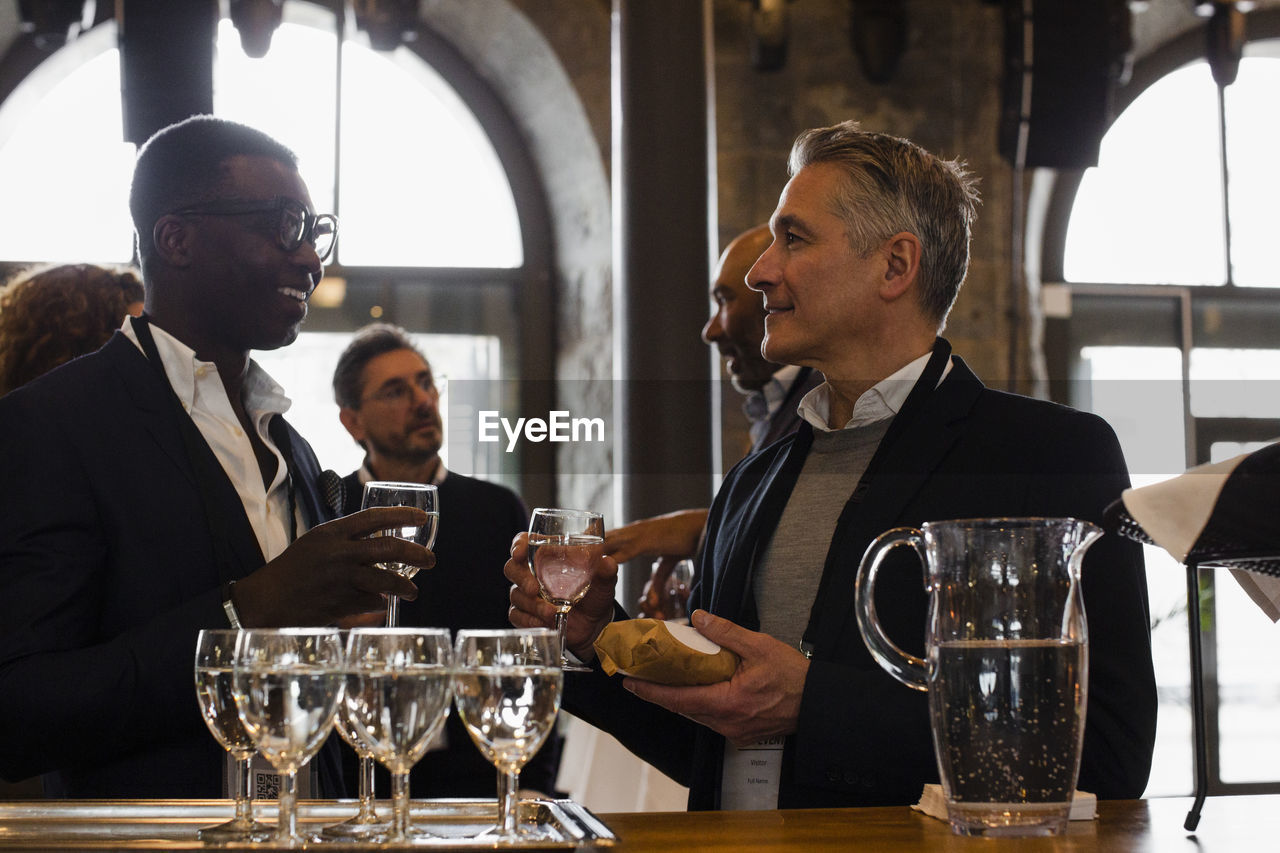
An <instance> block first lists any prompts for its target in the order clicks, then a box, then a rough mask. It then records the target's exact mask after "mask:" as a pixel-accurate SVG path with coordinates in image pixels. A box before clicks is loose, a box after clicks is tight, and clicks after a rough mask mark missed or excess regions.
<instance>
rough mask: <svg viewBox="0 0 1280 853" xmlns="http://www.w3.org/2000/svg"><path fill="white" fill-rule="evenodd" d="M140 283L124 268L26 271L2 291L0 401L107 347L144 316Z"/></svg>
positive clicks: (62, 267) (61, 267)
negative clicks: (123, 327)
mask: <svg viewBox="0 0 1280 853" xmlns="http://www.w3.org/2000/svg"><path fill="white" fill-rule="evenodd" d="M142 297H143V288H142V280H141V279H140V278H139V277H138V274H137V272H136V271H134V270H133V269H131V268H129V267H123V266H99V265H96V264H63V265H59V266H43V267H38V268H34V269H28V270H24V271H22V272H20V273H18V274H17V275H16V276H14V278H13V279H11V280H10V282H9V284H7V285H6V286H5V287H4V288H3V289H0V395H4V394H7V393H9V392H10V391H12V390H13V389H14V388H17V387H19V386H21V385H25V384H26V383H28V382H30V381H31V380H32V379H35V378H36V377H37V376H40V375H41V374H43V373H46V372H47V371H49V370H52V369H53V368H55V367H57V366H58V365H60V364H62V363H63V362H67V361H70V360H71V359H73V358H75V357H76V356H80V355H85V354H86V353H91V352H93V351H94V350H96V349H98V348H99V347H100V346H102V345H103V344H105V343H106V342H107V339H108V338H110V337H111V334H112V332H114V331H115V330H116V329H118V328H120V324H121V322H122V321H123V320H124V316H125V314H133V315H135V316H136V315H138V314H141V313H142Z"/></svg>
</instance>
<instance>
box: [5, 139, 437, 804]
mask: <svg viewBox="0 0 1280 853" xmlns="http://www.w3.org/2000/svg"><path fill="white" fill-rule="evenodd" d="M130 209H131V213H132V215H133V221H134V227H135V230H136V233H137V241H138V242H137V248H138V255H139V259H140V265H141V268H142V271H143V277H144V280H145V282H146V287H147V301H146V311H145V313H144V315H143V316H142V317H140V318H136V319H135V318H130V319H129V320H126V323H125V325H124V327H123V328H122V329H121V330H120V332H119V333H117V334H116V335H115V336H114V337H113V338H112V339H111V340H110V341H109V342H108V343H107V344H106V345H105V346H104V347H103V348H102V349H101V350H99V351H98V352H96V353H94V354H92V355H89V356H86V357H84V358H82V359H78V360H76V361H74V362H72V363H70V364H68V365H64V366H63V367H61V368H58V369H57V370H54V371H52V372H51V373H49V374H46V376H45V377H43V378H41V379H40V380H37V381H36V382H33V383H31V384H29V385H27V386H25V387H24V388H22V389H19V391H15V392H14V393H11V394H9V395H8V396H6V397H5V398H4V399H3V400H0V435H2V436H4V452H3V453H2V454H0V482H3V483H5V485H6V488H4V489H2V490H0V601H3V602H4V608H5V609H4V612H3V618H0V696H3V697H4V701H3V702H0V772H2V773H3V775H4V777H5V778H7V779H14V780H16V779H23V778H27V777H29V776H32V775H34V774H38V773H40V774H44V783H45V793H46V795H48V796H57V797H217V796H220V795H221V794H222V791H223V787H222V783H223V777H224V769H225V766H226V762H225V757H224V754H223V751H222V748H221V747H220V746H219V745H218V744H217V742H215V740H214V739H213V737H212V736H211V735H210V734H209V732H208V730H207V729H206V728H205V726H204V724H203V722H202V720H201V719H200V715H199V713H198V710H197V704H196V702H195V697H194V695H193V691H194V686H193V676H192V666H193V664H192V661H193V659H194V658H193V650H194V648H195V639H196V634H197V632H198V631H199V630H200V629H202V628H226V627H228V626H230V627H233V628H239V627H241V626H244V627H258V626H266V627H273V626H286V625H325V624H331V623H333V622H334V621H335V620H337V619H339V618H343V617H348V616H351V615H353V614H360V613H365V612H370V611H378V610H381V609H382V608H383V607H384V602H383V596H384V595H397V596H401V597H403V598H407V599H411V598H413V597H414V596H415V595H416V592H417V590H416V587H415V586H414V585H413V583H412V582H410V581H409V580H407V579H405V578H403V577H400V576H399V575H397V574H395V573H391V572H386V571H382V570H380V569H378V568H376V566H375V563H378V562H385V561H404V562H408V563H411V564H414V565H419V566H424V567H426V566H430V565H431V564H432V562H433V557H432V555H431V553H430V552H429V551H428V550H426V549H425V548H422V547H420V546H417V545H414V544H412V543H409V542H404V541H401V540H399V539H396V538H394V537H379V538H376V539H368V538H366V537H367V536H368V534H370V533H371V532H373V531H376V530H380V529H385V528H387V527H394V526H397V525H399V524H412V523H418V522H419V521H421V520H422V517H421V513H420V512H419V511H418V510H414V509H404V508H389V509H385V510H376V511H374V510H371V511H368V512H366V513H361V514H359V515H355V516H350V517H347V518H342V519H338V520H332V521H331V520H329V519H331V518H332V517H333V515H334V512H333V511H332V510H331V509H330V507H329V506H328V502H327V501H326V500H325V499H324V497H323V496H322V494H321V490H320V488H319V480H320V478H321V472H320V466H319V464H318V462H317V461H316V458H315V454H314V453H313V452H312V451H311V448H310V447H309V446H308V445H307V443H306V441H305V440H303V438H302V437H301V436H300V435H298V433H297V432H295V431H294V430H293V428H292V427H290V426H289V424H288V423H286V422H285V420H284V418H283V417H282V415H283V413H284V412H285V411H286V410H287V409H288V407H289V400H288V398H287V397H285V396H284V393H283V390H282V389H281V388H280V387H279V386H278V385H277V384H276V383H275V382H274V381H272V379H271V378H270V377H269V376H267V374H266V373H265V372H264V371H263V370H262V369H261V368H260V367H259V366H258V365H257V364H255V363H254V362H253V361H252V360H251V359H250V358H249V351H250V350H252V349H275V348H278V347H282V346H286V345H288V344H289V343H291V342H292V341H293V340H294V339H295V338H296V337H297V335H298V328H299V325H300V324H301V322H302V321H303V319H304V318H305V317H306V315H307V301H308V299H309V298H310V296H311V293H312V292H313V291H314V289H315V287H316V285H317V284H318V283H319V282H320V279H321V276H322V275H323V273H324V259H325V258H326V257H327V256H328V254H329V252H330V250H331V248H332V246H333V241H334V237H335V235H336V230H337V222H336V220H335V219H334V218H333V217H332V216H328V215H316V214H315V213H314V212H313V209H312V204H311V199H310V196H309V194H308V192H307V187H306V185H305V184H304V183H303V181H302V178H301V177H300V176H299V174H298V170H297V162H296V158H295V157H294V155H293V153H292V152H290V151H289V150H288V149H287V148H285V147H284V146H282V145H281V144H280V143H278V142H276V141H275V140H274V139H271V138H270V137H268V136H267V135H265V134H263V133H261V132H259V131H257V130H253V129H252V128H248V127H245V126H243V125H239V124H235V123H233V122H227V121H223V120H220V119H214V118H212V117H209V116H200V117H195V118H192V119H188V120H187V121H184V122H181V123H179V124H176V125H173V126H171V127H169V128H166V129H164V130H162V131H160V132H159V133H158V134H156V135H155V136H154V137H152V138H151V140H149V141H148V142H147V144H146V145H145V146H143V148H142V149H141V150H140V152H139V155H138V160H137V163H136V166H135V170H134V177H133V184H132V187H131V192H130ZM332 477H333V478H334V479H336V475H332ZM326 756H327V758H328V761H326ZM316 764H317V765H318V766H319V767H320V771H321V773H320V779H319V781H320V783H321V788H320V790H319V791H318V792H317V793H320V794H322V795H329V796H332V795H335V794H337V793H339V792H340V791H341V790H342V789H341V783H340V778H339V776H338V773H337V767H336V755H333V754H331V753H329V752H328V751H326V752H322V753H321V755H320V756H318V757H317V760H316ZM327 783H329V784H327Z"/></svg>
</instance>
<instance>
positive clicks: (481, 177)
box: [0, 0, 550, 485]
mask: <svg viewBox="0 0 1280 853" xmlns="http://www.w3.org/2000/svg"><path fill="white" fill-rule="evenodd" d="M341 24H342V22H341V21H338V20H337V18H336V16H335V15H334V13H333V11H332V10H330V9H328V8H325V7H323V6H321V5H319V4H313V3H308V2H300V1H299V0H290V2H287V3H286V4H285V21H284V23H283V24H282V25H281V26H280V28H279V29H278V30H277V31H276V32H275V35H274V37H273V38H272V45H271V49H270V51H269V52H268V54H267V55H266V56H265V57H264V58H262V59H251V58H249V57H247V56H246V55H245V54H244V52H243V51H242V49H241V47H240V40H239V35H238V33H237V32H236V30H235V28H234V27H233V26H232V24H231V22H230V21H229V20H226V19H224V20H223V21H222V22H221V23H220V26H219V30H218V38H217V48H216V55H215V61H214V112H215V113H216V114H218V115H221V116H224V117H226V118H230V119H234V120H237V121H242V122H245V123H247V124H250V125H253V126H255V127H259V128H261V129H262V130H264V131H266V132H268V133H270V134H272V135H273V136H275V137H276V138H278V139H280V140H281V141H282V142H284V143H285V144H286V145H288V146H289V147H290V148H292V149H293V150H294V151H295V152H296V153H297V154H298V155H299V159H300V168H301V171H302V175H303V178H304V179H305V180H306V181H307V184H308V187H309V188H310V190H311V194H312V198H313V200H314V202H315V204H316V207H317V209H319V210H322V211H329V210H331V211H334V212H336V213H337V214H338V217H339V219H340V222H341V228H340V236H339V242H338V246H337V249H336V253H335V257H334V258H333V259H332V260H331V266H330V268H329V270H328V271H327V276H326V279H325V281H324V282H322V283H321V286H320V288H319V289H318V290H317V292H316V294H315V295H314V296H313V300H312V312H311V316H310V318H309V320H308V322H307V325H306V327H305V328H304V332H303V334H302V336H301V337H300V339H299V340H298V342H296V343H295V344H294V345H292V346H290V347H287V348H285V349H282V350H279V351H275V352H270V353H255V356H254V357H255V358H256V359H257V360H258V361H260V362H261V363H263V364H264V366H265V367H266V368H267V370H268V371H269V372H271V373H272V374H273V375H275V376H276V378H277V379H278V380H280V381H281V383H282V384H284V386H285V387H286V388H287V389H288V392H289V394H290V396H291V397H292V398H293V399H294V408H293V410H292V412H291V415H290V417H291V419H292V420H293V421H294V422H295V423H296V424H297V425H298V426H299V428H300V429H301V430H302V432H303V433H304V434H305V435H307V437H308V438H309V439H310V440H311V441H312V443H313V445H315V448H316V452H317V454H318V455H319V457H320V459H321V462H322V464H324V465H325V466H327V467H332V468H334V469H335V470H338V471H342V472H344V473H345V472H347V471H350V470H352V469H353V468H354V467H356V466H357V465H358V464H359V462H360V459H361V455H362V453H361V451H360V449H359V448H358V447H357V446H356V445H355V444H354V443H353V442H352V441H351V440H350V438H349V437H348V436H347V435H346V433H345V432H344V431H343V429H342V427H341V425H340V424H339V422H338V420H337V413H336V408H335V406H334V404H333V401H332V391H331V389H330V387H329V380H330V377H331V375H332V368H333V366H334V364H335V363H336V359H337V354H338V352H339V351H340V350H341V348H342V347H343V346H345V344H346V342H347V341H348V340H349V338H350V335H351V333H352V332H353V331H354V330H355V329H356V328H358V327H359V326H361V325H363V324H365V323H368V322H370V321H373V320H384V321H389V322H396V323H399V324H400V325H403V326H405V327H406V328H407V329H409V330H410V331H411V332H414V333H417V334H419V335H421V336H422V337H420V341H421V342H422V345H423V348H424V351H425V352H426V353H427V355H428V357H429V358H430V359H431V360H432V362H433V367H434V368H435V370H436V373H437V376H442V377H444V378H446V379H447V380H453V381H455V382H461V381H467V380H485V381H487V382H489V383H490V384H491V386H492V389H500V388H504V387H505V388H514V383H511V382H505V383H498V382H496V381H494V380H499V379H503V380H513V379H518V378H519V377H520V357H519V346H518V345H517V343H516V342H517V341H518V340H519V338H520V336H521V335H528V334H534V335H538V334H546V332H545V330H535V329H529V328H527V324H524V325H523V326H522V324H521V323H518V322H517V313H518V312H517V306H518V304H519V299H518V298H517V291H519V290H520V289H522V288H528V287H545V286H546V285H545V282H546V281H548V280H549V278H550V277H549V275H548V266H549V260H548V255H549V252H548V249H547V248H546V246H545V245H543V242H544V241H545V237H543V236H540V235H544V234H545V225H541V224H539V222H538V220H540V219H544V218H545V211H543V210H541V209H540V205H541V200H540V196H539V194H538V193H537V192H536V191H532V192H531V191H530V190H529V187H530V186H532V185H534V184H535V183H536V182H535V181H533V180H532V179H531V177H530V176H531V175H532V174H533V170H532V168H531V167H530V166H529V164H528V163H527V162H526V161H525V160H524V159H522V158H523V152H522V151H521V147H520V145H519V143H518V141H517V139H516V135H515V133H514V132H513V131H512V129H511V125H510V120H509V118H507V117H506V116H505V114H504V113H503V112H502V110H501V109H499V108H496V106H495V104H496V101H495V100H494V99H493V98H492V97H491V96H490V97H489V98H487V99H486V98H485V93H486V90H485V89H484V87H483V84H480V83H479V82H478V80H477V79H476V78H475V75H474V74H471V73H470V72H469V70H468V69H467V68H466V67H465V65H464V64H463V63H461V62H460V61H459V60H458V59H457V57H456V56H455V55H453V54H452V53H451V52H450V49H449V47H448V46H447V45H445V44H443V43H441V42H440V41H439V40H438V39H435V38H433V37H432V36H431V34H430V33H428V32H423V33H421V34H420V38H419V39H418V40H417V41H416V42H415V43H414V48H413V49H410V48H409V47H404V46H402V47H399V48H397V49H395V50H394V51H390V52H378V51H374V50H373V49H371V48H370V47H369V46H368V43H367V39H365V37H364V36H363V34H361V33H357V32H350V31H346V32H344V31H343V30H342V28H341ZM339 45H340V49H341V54H339ZM428 57H429V58H430V61H428ZM438 66H439V67H438ZM441 68H444V69H446V70H447V72H448V74H449V75H450V76H449V77H446V76H445V73H443V72H442V70H441ZM2 74H3V69H0V75H2ZM0 82H2V80H0ZM464 91H465V94H466V96H467V97H465V98H464V96H463V94H462V92H464ZM339 94H340V95H341V97H339ZM477 104H478V106H479V110H477ZM481 114H483V116H484V119H485V121H484V123H482V122H481V120H480V118H479V116H480V115H481ZM121 127H122V125H121V108H120V68H119V56H118V51H117V49H116V26H115V22H114V21H110V20H108V21H105V22H103V23H101V24H99V25H98V26H96V27H94V28H93V29H92V30H90V31H88V32H86V33H84V34H83V35H81V36H80V37H78V38H76V39H75V40H73V41H72V42H70V43H69V44H67V45H66V46H65V47H63V48H61V49H60V50H58V51H56V52H55V53H53V54H51V55H50V56H48V58H47V59H45V60H44V61H43V62H41V63H40V64H39V65H38V66H37V67H36V68H35V69H34V71H32V72H31V73H29V74H27V75H26V76H25V77H24V78H23V79H22V80H21V81H20V82H18V83H17V85H16V86H14V87H13V88H12V90H11V91H10V93H9V95H8V96H7V97H5V98H4V100H3V102H0V186H4V187H5V195H6V200H7V203H6V204H5V205H3V206H2V208H0V267H13V266H16V265H20V264H25V263H32V262H43V261H99V262H126V261H128V260H129V259H130V257H131V256H132V228H131V225H130V222H129V216H128V207H127V193H128V183H129V177H130V173H131V170H132V163H133V156H134V150H133V146H132V145H130V144H127V143H124V142H122V141H121V140H122V139H123V132H122V129H121ZM517 190H519V191H517ZM486 393H491V394H502V393H503V392H502V391H500V390H490V391H487V392H486ZM512 393H513V392H512ZM473 395H474V394H473V392H469V393H468V397H471V396H473ZM449 399H450V396H449V395H448V385H447V384H446V385H445V397H444V399H443V404H442V405H444V406H446V407H447V405H448V401H449ZM503 402H510V401H509V400H503ZM444 414H445V416H446V418H447V417H448V412H447V411H446V412H445V413H444ZM486 450H487V448H486ZM445 455H446V464H448V465H450V466H451V467H454V468H455V469H457V470H459V471H461V472H462V473H479V474H488V475H493V476H497V477H500V478H502V479H507V480H510V481H512V482H511V485H518V483H516V482H515V478H516V476H517V474H518V473H519V470H518V465H517V459H515V458H514V455H508V454H499V453H498V452H497V451H496V450H495V451H493V452H491V453H485V454H481V453H479V452H478V451H476V450H475V443H474V442H471V443H470V446H469V447H468V449H467V454H466V455H467V457H468V458H465V459H459V458H449V456H448V445H446V450H445Z"/></svg>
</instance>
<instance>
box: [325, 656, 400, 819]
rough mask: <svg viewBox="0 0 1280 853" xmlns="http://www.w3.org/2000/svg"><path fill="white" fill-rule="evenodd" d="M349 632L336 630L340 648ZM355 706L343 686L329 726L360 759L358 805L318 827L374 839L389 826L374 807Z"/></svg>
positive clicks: (366, 747) (369, 751) (369, 755)
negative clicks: (338, 819)
mask: <svg viewBox="0 0 1280 853" xmlns="http://www.w3.org/2000/svg"><path fill="white" fill-rule="evenodd" d="M349 633H350V632H348V631H341V632H339V636H340V637H341V643H342V646H343V648H346V645H347V639H348V635H349ZM358 710H359V709H358V706H356V705H355V703H353V702H352V701H351V691H350V690H349V689H344V690H343V698H342V702H340V703H339V704H338V713H337V714H336V715H334V718H333V727H334V728H335V729H337V731H338V734H339V735H340V736H341V737H342V739H343V740H344V741H346V742H347V746H349V747H351V749H352V750H353V751H354V752H355V754H356V757H357V758H358V759H359V760H360V770H359V775H360V781H359V783H358V784H359V786H360V799H359V801H358V802H359V807H358V808H357V810H356V813H355V815H354V816H352V817H350V818H348V819H347V820H344V821H342V822H341V823H335V824H333V825H332V826H326V827H325V828H324V829H322V830H320V834H321V835H322V836H324V837H325V838H349V839H360V840H368V841H375V840H379V839H381V838H382V837H383V836H384V835H386V832H387V830H388V829H390V828H391V823H390V822H389V821H386V820H383V819H382V818H381V817H379V816H378V811H377V809H376V808H375V807H374V802H375V799H376V798H375V795H374V779H373V767H374V761H373V744H371V743H370V742H369V738H368V735H367V734H366V731H365V728H364V726H362V725H361V724H360V720H359V719H358Z"/></svg>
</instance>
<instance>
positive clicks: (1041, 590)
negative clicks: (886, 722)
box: [856, 518, 1102, 836]
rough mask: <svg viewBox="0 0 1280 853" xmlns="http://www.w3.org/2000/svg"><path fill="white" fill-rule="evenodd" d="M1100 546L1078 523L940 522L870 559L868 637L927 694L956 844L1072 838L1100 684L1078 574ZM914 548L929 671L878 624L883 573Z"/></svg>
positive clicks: (861, 618)
mask: <svg viewBox="0 0 1280 853" xmlns="http://www.w3.org/2000/svg"><path fill="white" fill-rule="evenodd" d="M1101 535H1102V531H1101V529H1099V528H1098V527H1096V526H1095V525H1093V524H1090V523H1088V522H1087V521H1079V520H1077V519H1074V518H984V519H966V520H960V521H942V522H928V523H926V524H924V525H922V526H921V528H920V529H918V530H917V529H916V528H912V527H899V528H894V529H892V530H889V531H886V532H885V533H882V534H881V535H880V536H878V537H877V538H876V539H875V540H874V541H873V542H872V543H871V545H870V546H869V547H868V548H867V551H866V554H865V555H864V556H863V558H862V564H861V565H860V566H859V567H858V580H857V591H856V601H857V614H858V627H859V629H860V630H861V632H862V637H863V640H864V641H865V642H866V644H867V648H868V649H870V651H871V654H872V656H873V657H875V659H876V661H877V662H878V663H879V664H880V665H881V666H882V667H884V668H885V670H887V671H888V672H889V673H890V674H891V675H893V676H894V677H895V678H897V679H898V680H899V681H901V682H902V683H903V684H905V685H907V686H908V687H912V688H914V689H916V690H923V691H926V692H927V693H928V694H929V712H930V719H931V722H932V729H933V744H934V754H935V755H936V756H937V760H938V775H939V776H940V778H941V779H942V789H943V794H944V795H945V796H946V800H947V807H948V816H949V820H950V823H951V829H952V831H953V832H955V833H957V834H960V835H1014V836H1019V835H1056V834H1059V833H1061V832H1062V831H1063V830H1064V829H1065V828H1066V825H1067V819H1068V816H1069V814H1070V811H1071V796H1072V793H1073V792H1074V790H1075V785H1076V777H1077V775H1078V774H1079V771H1080V749H1081V743H1082V741H1083V738H1084V719H1085V703H1086V687H1087V684H1088V660H1089V655H1088V635H1087V628H1086V626H1085V614H1084V601H1083V599H1082V598H1081V593H1080V563H1081V561H1082V560H1083V559H1084V552H1085V549H1086V548H1088V547H1089V545H1090V544H1092V543H1093V541H1094V540H1096V539H1097V538H1098V537H1099V536H1101ZM904 544H905V545H910V546H912V547H913V548H915V550H916V553H917V554H918V555H919V557H920V561H921V562H922V563H923V564H924V567H925V589H926V591H927V592H928V593H929V594H930V599H929V619H928V623H927V626H926V636H925V654H926V656H927V660H921V659H920V658H917V657H914V656H912V655H909V654H907V653H906V652H903V651H902V650H901V649H900V648H898V646H896V645H895V644H894V643H893V641H892V640H890V639H889V638H888V637H887V636H885V633H884V630H883V628H882V627H881V626H880V623H879V622H878V621H877V619H876V610H875V601H874V587H875V581H876V572H877V571H878V570H879V567H880V563H881V562H882V561H883V559H884V558H885V556H886V555H887V554H888V553H889V551H890V550H891V549H893V548H894V547H896V546H898V545H904Z"/></svg>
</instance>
